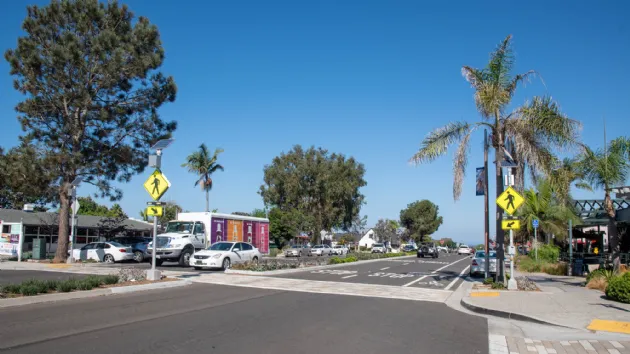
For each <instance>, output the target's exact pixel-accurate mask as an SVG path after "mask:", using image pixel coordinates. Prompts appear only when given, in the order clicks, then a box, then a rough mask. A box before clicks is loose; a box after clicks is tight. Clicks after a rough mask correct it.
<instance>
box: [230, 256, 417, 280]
mask: <svg viewBox="0 0 630 354" xmlns="http://www.w3.org/2000/svg"><path fill="white" fill-rule="evenodd" d="M411 255H414V256H415V253H384V254H383V253H352V254H350V255H347V256H345V257H331V258H329V259H318V258H296V259H292V260H291V261H289V260H286V259H285V260H283V261H277V260H273V259H263V260H262V261H259V262H257V263H252V262H249V263H242V264H234V265H233V266H232V268H230V269H228V270H226V273H229V274H248V275H272V274H281V273H292V272H300V271H303V270H315V269H321V268H334V267H339V266H343V265H346V264H347V263H354V262H361V263H364V262H375V261H379V260H382V259H386V258H393V257H404V256H411Z"/></svg>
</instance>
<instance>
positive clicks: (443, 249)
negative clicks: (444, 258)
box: [437, 246, 448, 253]
mask: <svg viewBox="0 0 630 354" xmlns="http://www.w3.org/2000/svg"><path fill="white" fill-rule="evenodd" d="M437 250H438V251H439V252H443V253H448V247H444V246H437Z"/></svg>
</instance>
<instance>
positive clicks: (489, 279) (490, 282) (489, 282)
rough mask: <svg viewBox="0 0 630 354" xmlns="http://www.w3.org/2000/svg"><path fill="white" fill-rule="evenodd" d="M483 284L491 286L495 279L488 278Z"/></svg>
mask: <svg viewBox="0 0 630 354" xmlns="http://www.w3.org/2000/svg"><path fill="white" fill-rule="evenodd" d="M483 283H484V284H485V285H490V284H492V283H494V278H492V277H488V278H486V279H484V280H483Z"/></svg>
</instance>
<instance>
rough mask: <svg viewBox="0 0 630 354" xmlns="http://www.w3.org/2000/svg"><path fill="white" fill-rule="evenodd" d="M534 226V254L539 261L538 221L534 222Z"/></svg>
mask: <svg viewBox="0 0 630 354" xmlns="http://www.w3.org/2000/svg"><path fill="white" fill-rule="evenodd" d="M532 226H533V227H534V254H535V255H536V260H538V219H534V220H533V221H532Z"/></svg>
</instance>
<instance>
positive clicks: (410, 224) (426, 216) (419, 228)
mask: <svg viewBox="0 0 630 354" xmlns="http://www.w3.org/2000/svg"><path fill="white" fill-rule="evenodd" d="M439 209H440V208H439V207H438V206H437V205H435V204H433V203H432V202H431V201H429V200H426V199H424V200H420V201H416V202H413V203H411V204H409V205H407V208H406V209H403V210H401V211H400V223H401V224H402V225H403V226H404V227H405V228H406V229H407V231H408V232H409V234H410V236H411V237H413V238H414V240H415V241H416V242H423V241H424V239H425V238H426V236H429V235H431V234H433V233H434V232H436V231H437V230H438V228H439V227H440V225H442V222H443V220H442V217H441V216H439Z"/></svg>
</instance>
